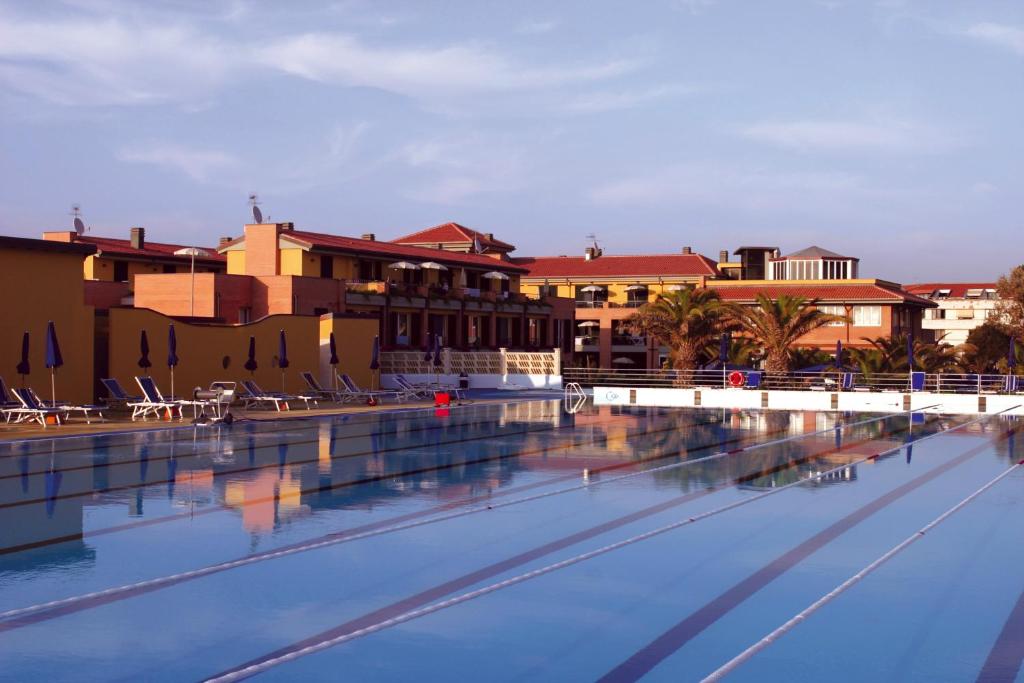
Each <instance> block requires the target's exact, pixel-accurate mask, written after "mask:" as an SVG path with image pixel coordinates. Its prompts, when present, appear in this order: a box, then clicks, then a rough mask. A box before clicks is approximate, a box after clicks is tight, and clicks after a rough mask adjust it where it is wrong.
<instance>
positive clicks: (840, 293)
mask: <svg viewBox="0 0 1024 683" xmlns="http://www.w3.org/2000/svg"><path fill="white" fill-rule="evenodd" d="M735 254H736V255H738V256H739V257H740V258H739V260H738V261H731V260H729V258H728V256H729V252H728V251H726V250H724V251H722V252H720V254H719V259H718V261H714V260H712V259H711V258H709V257H706V256H703V255H700V254H696V253H694V252H693V250H692V249H690V248H689V247H684V248H683V249H682V251H681V252H680V253H678V254H653V255H643V256H611V255H605V254H604V253H603V252H602V251H601V250H600V249H599V248H597V247H596V246H595V247H590V248H588V249H587V250H586V251H585V253H584V255H583V256H581V257H573V256H555V257H536V258H513V259H512V261H513V263H516V264H519V265H522V266H524V267H526V268H527V269H528V273H527V274H526V275H524V276H523V277H522V279H521V282H522V286H523V288H524V291H530V292H531V293H535V294H537V295H556V296H563V297H571V298H572V299H573V301H574V304H575V306H576V333H575V335H574V346H575V351H576V356H575V359H574V361H575V364H576V365H578V366H583V367H601V368H611V367H624V368H639V369H643V368H657V367H661V365H662V364H663V362H664V360H665V358H666V357H667V352H668V350H667V349H666V348H665V347H663V346H661V344H660V342H659V341H658V340H656V339H648V338H645V337H643V336H637V335H634V334H632V333H631V331H630V329H629V325H628V319H629V318H630V316H631V315H632V314H633V313H634V312H635V309H637V308H639V307H640V306H643V305H644V304H646V303H648V302H649V301H653V300H654V299H655V298H656V297H657V296H658V295H659V294H662V293H667V292H671V291H673V290H677V289H680V288H683V287H696V288H705V287H709V288H714V289H715V290H717V291H718V293H719V294H720V296H721V297H722V298H723V299H724V300H726V301H730V302H733V303H739V304H750V305H753V304H754V303H755V301H756V298H757V295H758V294H760V293H764V294H767V295H768V296H769V297H771V298H773V299H775V298H778V297H779V296H782V295H790V296H799V297H802V298H804V299H807V300H816V301H817V302H818V307H819V308H822V309H823V310H826V311H828V312H829V313H835V314H838V315H843V316H847V317H848V318H850V322H848V323H836V324H834V325H830V326H827V327H825V328H822V329H820V330H816V331H814V332H812V333H811V334H809V335H807V336H806V337H805V338H804V339H802V340H801V344H802V345H804V346H809V347H818V348H832V347H834V346H835V343H836V341H839V340H841V341H842V342H843V343H844V344H845V345H847V346H849V347H858V346H866V345H867V342H866V341H864V339H865V338H874V337H880V336H889V335H892V334H901V333H906V332H914V333H920V330H921V319H922V312H923V311H924V310H925V309H927V308H930V307H932V306H934V304H932V303H931V302H930V301H928V300H927V299H924V298H922V297H919V296H916V295H914V294H911V293H909V292H907V291H905V290H904V289H903V288H902V287H901V286H900V285H899V284H897V283H894V282H888V281H885V280H878V279H864V278H860V277H859V270H860V267H859V259H857V258H855V257H850V256H842V255H840V254H837V253H835V252H832V251H829V250H827V249H823V248H821V247H809V248H807V249H803V250H801V251H797V252H794V253H792V254H789V255H786V256H782V255H780V253H779V249H778V248H777V247H771V246H767V247H751V246H746V247H740V248H739V249H737V250H736V251H735Z"/></svg>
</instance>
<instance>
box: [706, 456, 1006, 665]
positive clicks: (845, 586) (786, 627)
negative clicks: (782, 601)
mask: <svg viewBox="0 0 1024 683" xmlns="http://www.w3.org/2000/svg"><path fill="white" fill-rule="evenodd" d="M1021 465H1024V462H1018V463H1016V464H1015V465H1012V466H1011V467H1009V468H1008V469H1006V470H1004V471H1003V472H1002V473H1001V474H999V475H998V476H996V477H994V478H993V479H991V480H989V481H988V482H987V483H986V484H984V485H983V486H982V487H981V488H979V489H977V490H976V491H974V492H973V493H972V494H970V495H969V496H967V497H966V498H964V499H962V500H961V501H960V502H959V503H957V504H956V505H954V506H953V507H951V508H949V509H948V510H946V511H945V512H943V513H942V514H941V515H939V516H938V517H936V518H935V519H933V520H932V521H930V522H928V523H927V524H925V525H924V526H923V527H921V528H920V529H918V530H917V531H915V532H914V533H913V534H912V535H910V536H909V537H907V538H906V539H904V540H903V541H901V542H900V543H898V544H896V545H894V546H893V547H892V548H890V549H889V550H888V551H887V552H885V553H884V554H882V555H881V556H880V557H879V558H878V559H876V560H875V561H874V562H872V563H870V564H869V565H867V566H866V567H864V568H863V569H861V570H860V571H858V572H857V573H856V574H854V575H853V576H851V577H850V578H848V579H846V581H843V582H842V583H841V584H839V585H838V586H836V587H835V588H833V589H832V590H831V591H829V592H828V593H826V594H825V595H823V596H821V597H820V598H818V599H817V600H815V601H814V602H812V603H811V604H810V605H808V606H807V607H806V608H804V609H803V610H801V611H800V612H798V613H797V614H796V615H794V616H793V617H792V618H791V619H789V620H788V621H786V622H785V623H783V624H782V625H781V626H779V627H778V628H776V629H775V630H774V631H772V632H771V633H769V634H768V635H766V636H765V637H764V638H762V639H761V640H759V641H757V642H756V643H754V644H753V645H751V646H750V647H748V648H747V649H745V650H743V651H742V652H740V653H739V654H738V655H736V656H735V657H733V658H732V659H730V660H729V661H728V662H726V663H725V664H723V665H722V666H720V667H718V668H717V669H715V670H714V671H712V672H711V673H710V674H708V675H707V676H706V677H705V678H704V679H702V681H701V683H711V682H713V681H720V680H722V678H724V677H725V676H727V675H728V674H729V673H731V672H732V671H734V670H735V669H736V668H737V667H739V666H740V665H741V664H743V663H744V662H746V661H747V660H749V659H750V658H751V657H753V656H754V655H756V654H757V653H758V652H760V651H761V650H764V649H765V648H766V647H768V646H769V645H771V644H772V643H774V642H775V641H776V640H778V639H779V638H781V637H782V636H784V635H785V634H787V633H789V632H790V631H791V630H793V629H794V628H795V627H796V626H797V625H799V624H800V623H802V622H803V621H805V620H806V619H807V618H808V617H810V616H811V615H812V614H814V613H815V612H817V611H818V610H820V609H821V608H822V607H824V606H825V605H827V604H828V603H830V602H832V601H833V600H835V599H836V598H837V597H839V596H840V595H842V594H843V593H845V592H846V591H847V590H849V589H850V588H852V587H853V586H854V585H856V584H858V583H860V582H861V581H862V580H863V579H864V578H865V577H866V576H868V575H869V574H871V573H872V572H873V571H875V570H876V569H878V568H879V567H881V566H882V565H883V564H885V563H886V562H888V561H889V560H891V559H892V558H894V557H896V555H899V554H900V553H901V552H903V551H904V550H906V549H907V548H908V547H910V546H911V545H913V544H914V543H916V542H917V541H919V540H921V539H922V538H924V536H925V534H927V533H929V532H930V531H932V530H933V529H934V528H935V527H937V526H939V525H940V524H942V523H943V522H944V521H946V520H947V519H949V518H950V517H952V516H953V515H955V514H956V513H957V512H959V511H960V510H962V509H964V508H965V507H966V506H967V505H969V504H970V503H971V502H972V501H973V500H975V499H976V498H977V497H978V496H980V495H982V494H983V493H985V492H986V491H988V490H989V489H991V488H992V487H993V486H995V485H996V484H998V483H999V482H1000V481H1002V480H1003V479H1005V478H1006V477H1008V476H1010V475H1011V474H1013V473H1014V472H1015V471H1016V470H1017V468H1019V467H1020V466H1021ZM995 649H996V648H994V649H993V651H995ZM1013 649H1014V651H1015V655H1016V659H1017V662H1018V667H1019V662H1020V656H1021V650H1020V643H1019V642H1018V643H1015V644H1014V646H1013ZM997 661H998V662H999V663H1001V658H1000V659H999V660H997ZM987 665H988V662H986V666H987ZM998 668H999V670H1000V672H1001V673H1004V672H1003V670H1002V667H1001V666H1000V667H998ZM982 672H983V674H984V669H983V670H982ZM1015 677H1016V671H1014V676H1013V677H1010V678H1009V679H1003V680H1013V678H1015ZM979 678H981V677H979ZM983 680H989V679H983Z"/></svg>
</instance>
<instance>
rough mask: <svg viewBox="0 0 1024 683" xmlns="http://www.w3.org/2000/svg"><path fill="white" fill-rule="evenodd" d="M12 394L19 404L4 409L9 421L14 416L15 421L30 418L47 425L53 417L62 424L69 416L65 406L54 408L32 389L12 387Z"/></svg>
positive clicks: (44, 425) (23, 420) (24, 420)
mask: <svg viewBox="0 0 1024 683" xmlns="http://www.w3.org/2000/svg"><path fill="white" fill-rule="evenodd" d="M10 391H11V396H13V397H14V398H16V399H17V400H18V406H17V407H13V408H6V409H4V414H5V415H6V419H7V421H8V422H10V421H11V418H12V417H13V418H14V421H15V422H27V421H29V420H32V421H35V422H38V423H39V424H41V425H43V427H44V428H45V427H46V419H47V418H48V417H52V418H53V419H54V421H55V422H56V423H57V424H62V423H63V422H64V420H65V419H66V418H67V411H66V410H64V408H63V407H59V408H54V407H51V406H47V405H44V404H43V403H42V402H41V401H39V399H38V397H37V396H36V395H35V394H34V393H32V390H31V389H28V388H25V387H18V388H15V389H11V390H10Z"/></svg>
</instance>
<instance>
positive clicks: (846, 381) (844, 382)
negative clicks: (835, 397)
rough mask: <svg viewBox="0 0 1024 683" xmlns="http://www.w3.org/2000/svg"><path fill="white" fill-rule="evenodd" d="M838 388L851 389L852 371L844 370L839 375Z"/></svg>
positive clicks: (841, 389)
mask: <svg viewBox="0 0 1024 683" xmlns="http://www.w3.org/2000/svg"><path fill="white" fill-rule="evenodd" d="M839 390H840V391H853V373H852V372H844V373H843V374H842V375H840V377H839Z"/></svg>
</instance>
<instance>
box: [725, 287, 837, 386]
mask: <svg viewBox="0 0 1024 683" xmlns="http://www.w3.org/2000/svg"><path fill="white" fill-rule="evenodd" d="M816 303H817V300H811V301H807V300H806V299H804V298H803V297H800V296H789V295H786V294H783V295H782V296H780V297H779V298H778V299H777V300H775V301H772V300H771V299H770V298H769V297H768V296H766V295H765V294H758V295H757V305H756V306H752V307H749V306H741V305H733V306H730V307H729V319H730V320H731V321H733V322H734V323H735V324H737V325H738V326H739V327H740V328H741V329H742V330H744V331H745V332H746V333H747V334H749V335H750V336H752V337H753V338H754V339H755V340H757V342H758V343H759V344H761V346H763V347H764V352H765V370H767V371H768V372H788V371H789V370H790V368H791V367H792V357H791V355H790V350H791V349H792V348H793V347H794V346H795V345H796V343H797V341H798V340H799V339H800V338H801V337H803V336H804V335H806V334H808V333H810V332H813V331H814V330H816V329H818V328H820V327H824V326H825V325H828V324H829V323H834V322H847V319H846V317H844V316H841V315H833V314H831V313H825V312H824V311H820V310H818V309H817V308H816V307H815V304H816Z"/></svg>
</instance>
